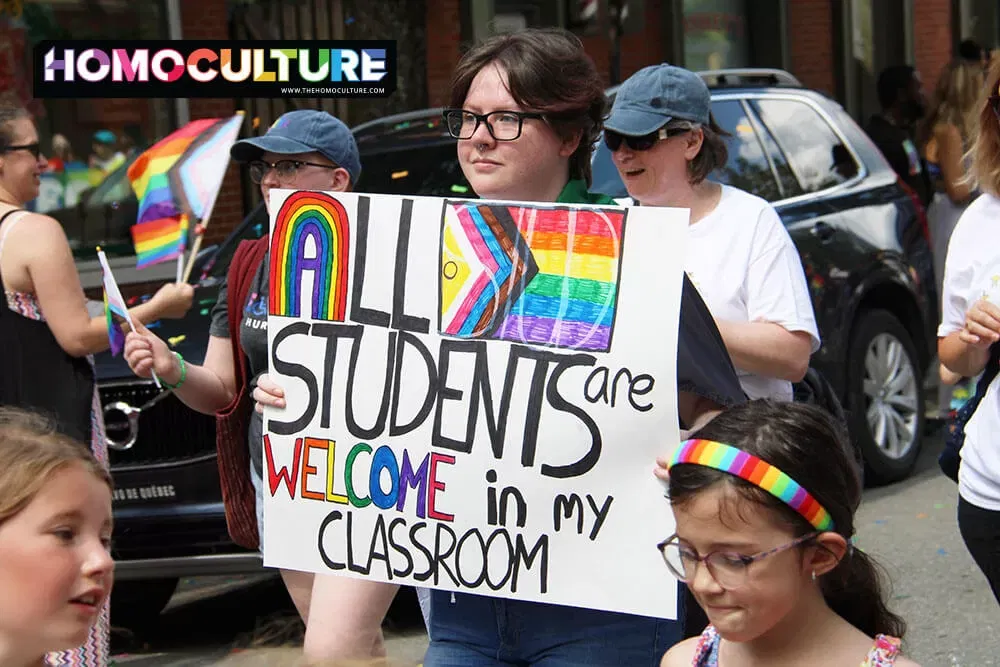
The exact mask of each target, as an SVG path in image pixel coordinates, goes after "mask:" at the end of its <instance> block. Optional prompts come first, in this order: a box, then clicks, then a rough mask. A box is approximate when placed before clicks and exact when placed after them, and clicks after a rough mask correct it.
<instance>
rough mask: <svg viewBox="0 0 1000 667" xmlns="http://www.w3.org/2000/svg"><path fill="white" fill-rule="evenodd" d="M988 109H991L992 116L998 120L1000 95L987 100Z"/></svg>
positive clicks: (999, 116)
mask: <svg viewBox="0 0 1000 667" xmlns="http://www.w3.org/2000/svg"><path fill="white" fill-rule="evenodd" d="M989 104H990V108H991V109H993V115H994V116H996V117H997V120H1000V95H990V99H989Z"/></svg>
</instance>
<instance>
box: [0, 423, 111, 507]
mask: <svg viewBox="0 0 1000 667" xmlns="http://www.w3.org/2000/svg"><path fill="white" fill-rule="evenodd" d="M0 461H2V465H0V524H2V523H3V522H5V521H7V520H8V519H10V518H11V517H13V516H14V515H16V514H17V513H18V512H20V511H21V510H23V509H24V508H25V507H27V505H28V504H29V503H30V502H31V501H32V499H33V498H34V497H35V495H36V494H37V493H38V492H39V491H40V490H41V489H42V487H43V486H45V484H46V482H47V481H48V479H49V477H50V476H51V475H52V474H53V473H54V472H56V471H57V470H60V469H62V468H64V467H66V466H69V465H74V464H76V465H80V466H83V468H84V470H86V471H87V472H89V473H91V474H93V475H94V476H95V477H97V478H98V479H99V480H101V481H102V482H104V483H105V484H107V485H108V488H109V489H110V488H112V481H111V476H110V475H109V474H108V471H107V470H105V468H104V467H103V466H102V465H101V464H100V463H99V462H98V461H97V459H95V458H94V456H93V454H91V453H90V450H89V449H88V448H87V447H85V446H84V445H83V444H82V443H79V442H76V441H75V440H73V439H72V438H69V437H67V436H65V435H62V434H61V433H59V432H58V431H56V428H55V425H54V424H53V423H52V422H51V421H50V420H48V419H46V418H45V417H43V416H41V415H39V414H36V413H33V412H28V411H26V410H22V409H20V408H13V407H7V406H0Z"/></svg>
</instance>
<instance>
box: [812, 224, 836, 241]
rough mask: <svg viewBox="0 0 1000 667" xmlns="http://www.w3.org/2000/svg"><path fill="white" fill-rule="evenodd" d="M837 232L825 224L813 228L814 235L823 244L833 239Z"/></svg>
mask: <svg viewBox="0 0 1000 667" xmlns="http://www.w3.org/2000/svg"><path fill="white" fill-rule="evenodd" d="M835 231H836V230H835V229H834V228H833V227H831V226H830V225H828V224H827V223H825V222H817V223H816V224H815V225H813V227H812V234H813V236H815V237H816V238H818V239H819V240H820V241H821V242H823V243H826V242H827V241H829V240H830V239H832V238H833V234H834V232H835Z"/></svg>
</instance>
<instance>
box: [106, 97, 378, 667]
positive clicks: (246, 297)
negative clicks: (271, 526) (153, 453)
mask: <svg viewBox="0 0 1000 667" xmlns="http://www.w3.org/2000/svg"><path fill="white" fill-rule="evenodd" d="M230 154H231V155H232V157H233V159H234V160H236V161H237V162H244V163H249V166H250V176H251V178H252V179H253V181H254V182H255V183H258V184H259V185H260V192H261V195H262V197H263V199H264V205H265V206H267V207H270V198H269V193H270V191H271V190H272V189H274V188H289V189H293V190H333V191H339V192H344V191H348V190H350V189H351V187H352V186H353V185H354V184H355V183H357V182H358V179H359V178H360V177H361V161H360V159H359V157H358V147H357V144H356V143H355V142H354V136H353V135H352V134H351V131H350V130H349V129H348V128H347V126H346V125H344V123H342V122H341V121H340V120H338V119H337V118H334V117H333V116H331V115H330V114H328V113H326V112H325V111H315V110H311V109H306V110H299V111H291V112H289V113H286V114H284V115H282V116H281V117H280V118H278V120H277V121H275V123H274V124H273V125H272V126H271V128H270V129H269V130H268V131H267V133H266V134H265V135H263V136H261V137H254V138H251V139H243V140H241V141H238V142H236V143H235V144H233V147H232V149H231V151H230ZM268 239H269V237H268V236H264V237H263V238H261V239H258V240H256V241H244V242H243V243H242V244H240V246H239V247H238V248H237V249H236V253H235V254H234V256H233V260H232V263H231V264H230V267H229V273H228V275H227V279H226V284H225V285H224V286H223V287H222V289H221V290H220V291H219V297H218V301H217V303H216V305H215V308H214V309H213V310H212V324H211V328H210V330H209V333H210V337H209V342H208V350H207V352H206V353H205V362H204V364H203V365H201V366H197V365H195V364H190V363H187V362H186V361H185V360H184V359H183V358H182V357H181V356H180V355H179V354H177V353H176V352H173V351H171V350H170V348H169V347H168V346H167V345H166V343H164V342H163V341H162V340H160V339H159V338H158V337H156V335H154V334H152V333H150V332H149V331H147V330H144V329H142V328H140V331H139V333H130V334H129V335H128V337H127V338H126V341H125V358H126V360H127V361H128V363H129V366H130V367H131V368H132V370H133V372H135V374H136V375H138V376H140V377H150V373H151V371H153V370H155V371H156V374H157V375H158V376H159V377H160V379H161V380H162V381H163V382H165V383H167V384H168V386H170V387H171V389H173V392H174V394H175V395H176V396H177V397H178V398H179V399H181V400H182V401H183V402H184V403H185V404H187V405H188V406H189V407H191V408H193V409H194V410H197V411H198V412H203V413H205V414H211V415H217V417H218V421H217V429H216V432H217V445H218V453H219V472H220V476H221V480H222V487H223V499H224V500H225V503H226V518H227V522H228V524H229V529H230V533H231V535H232V538H233V540H234V541H235V542H236V543H237V544H240V545H242V546H244V547H247V548H250V549H256V548H260V545H261V542H262V541H263V522H264V494H263V459H264V453H263V437H264V423H263V417H262V407H261V406H262V405H263V404H266V405H269V406H273V407H276V408H283V407H284V406H285V403H284V393H283V392H282V390H281V388H280V387H278V386H277V385H276V384H275V383H274V381H273V380H271V379H270V378H269V377H268V375H267V371H268V353H267V312H268V307H267V299H268V292H269V277H268V271H267V266H268V246H269V241H268ZM255 403H256V409H254V404H255ZM281 576H282V579H284V582H285V586H286V588H287V589H288V592H289V594H290V596H291V598H292V601H293V602H294V603H295V607H296V609H297V610H298V612H299V614H300V615H301V617H302V619H303V621H304V622H305V624H306V634H305V641H304V646H303V649H304V652H305V656H306V658H307V659H308V660H311V661H324V660H335V659H369V658H376V657H381V656H384V655H385V647H384V644H383V638H382V619H383V618H384V616H385V614H386V611H388V609H389V605H390V604H391V603H392V599H393V597H394V596H395V594H396V590H397V588H398V587H397V586H395V585H392V584H383V583H379V582H375V581H369V580H364V579H354V578H348V577H342V576H335V575H330V574H327V575H320V574H317V575H314V574H312V573H308V572H295V571H290V570H282V571H281ZM345 608H346V609H350V613H346V614H345V613H343V610H344V609H345Z"/></svg>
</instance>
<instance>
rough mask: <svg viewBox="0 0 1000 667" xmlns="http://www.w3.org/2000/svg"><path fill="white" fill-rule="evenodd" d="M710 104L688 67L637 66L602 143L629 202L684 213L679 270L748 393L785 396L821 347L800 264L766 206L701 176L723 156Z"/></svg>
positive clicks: (617, 100)
mask: <svg viewBox="0 0 1000 667" xmlns="http://www.w3.org/2000/svg"><path fill="white" fill-rule="evenodd" d="M711 104H712V98H711V94H710V93H709V91H708V86H706V85H705V82H704V81H702V80H701V77H699V76H698V75H697V74H695V73H694V72H691V71H688V70H686V69H684V68H682V67H674V66H673V65H666V64H663V65H653V66H650V67H645V68H643V69H641V70H639V71H638V72H636V73H635V74H633V75H632V76H631V77H629V79H628V80H627V81H625V83H623V84H622V85H621V88H619V89H618V94H617V96H616V97H615V102H614V105H613V106H612V109H611V115H610V116H609V117H608V119H607V121H606V122H605V126H604V141H605V143H606V144H607V145H608V148H609V149H610V150H611V152H612V158H613V160H614V163H615V166H616V167H617V168H618V172H619V173H620V174H621V177H622V181H623V182H624V183H625V187H626V188H628V192H629V195H631V196H632V197H633V198H634V199H635V200H636V201H639V202H641V203H642V204H644V205H647V206H671V207H680V208H688V209H690V210H691V228H690V233H689V236H688V245H687V251H686V260H685V269H686V271H687V274H688V276H689V277H690V279H691V281H692V282H693V283H694V284H695V286H696V287H697V288H698V292H699V293H700V294H701V296H702V298H703V299H705V302H706V303H707V304H708V307H709V309H710V310H711V311H712V315H713V316H714V317H715V320H716V324H717V325H718V327H719V331H720V332H721V334H722V339H723V340H724V341H725V343H726V349H728V350H729V354H730V355H731V356H732V358H733V363H735V364H736V368H737V371H738V373H739V376H740V383H741V384H742V386H743V389H744V390H745V391H746V393H747V395H748V396H749V397H750V398H773V399H780V400H785V401H790V400H792V383H793V382H798V381H799V380H801V379H802V378H803V377H804V376H805V374H806V371H807V370H808V369H809V357H810V355H811V354H812V353H813V352H815V351H816V350H818V349H819V347H820V340H819V332H818V329H817V327H816V318H815V316H814V314H813V308H812V302H811V301H810V299H809V289H808V287H807V286H806V278H805V273H804V272H803V270H802V261H801V260H800V259H799V255H798V252H797V251H796V249H795V245H794V244H793V243H792V239H791V237H790V236H789V235H788V232H787V231H786V230H785V227H784V225H783V224H782V223H781V218H779V217H778V214H777V212H775V210H774V208H773V207H772V206H771V205H770V204H768V203H767V202H766V201H765V200H764V199H762V198H760V197H757V196H756V195H752V194H750V193H748V192H744V191H743V190H740V189H738V188H734V187H732V186H729V185H720V184H719V183H716V182H713V181H710V180H708V176H709V174H711V173H712V172H713V171H714V170H715V169H718V168H721V167H724V166H725V164H726V160H727V155H728V153H727V149H726V143H725V140H724V139H723V132H722V130H721V128H719V126H718V125H717V124H716V123H715V119H714V118H713V117H712V113H711Z"/></svg>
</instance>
